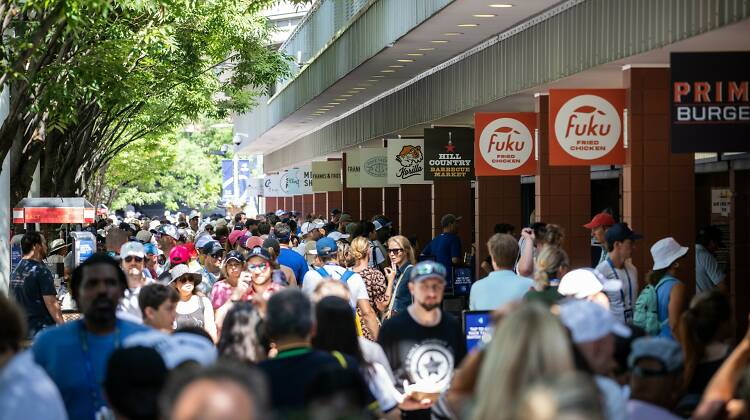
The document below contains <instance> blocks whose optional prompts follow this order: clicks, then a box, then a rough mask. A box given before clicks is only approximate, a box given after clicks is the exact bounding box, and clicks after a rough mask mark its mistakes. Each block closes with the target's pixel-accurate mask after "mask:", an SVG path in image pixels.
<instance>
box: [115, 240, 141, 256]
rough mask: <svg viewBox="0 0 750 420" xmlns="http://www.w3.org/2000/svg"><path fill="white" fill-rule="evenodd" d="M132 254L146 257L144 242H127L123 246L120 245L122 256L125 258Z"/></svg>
mask: <svg viewBox="0 0 750 420" xmlns="http://www.w3.org/2000/svg"><path fill="white" fill-rule="evenodd" d="M130 256H135V257H138V258H144V257H145V256H146V252H145V251H144V249H143V244H142V243H140V242H136V241H131V242H125V243H124V244H123V245H122V247H120V258H122V259H125V258H127V257H130Z"/></svg>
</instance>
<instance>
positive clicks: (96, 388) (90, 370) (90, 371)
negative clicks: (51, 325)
mask: <svg viewBox="0 0 750 420" xmlns="http://www.w3.org/2000/svg"><path fill="white" fill-rule="evenodd" d="M79 325H80V328H79V329H78V332H79V337H80V339H81V349H83V362H84V364H85V365H86V379H87V380H86V382H88V384H89V388H90V392H91V400H92V403H93V405H94V412H97V411H98V410H99V408H100V407H103V406H106V405H107V404H106V403H105V402H104V399H103V398H102V397H101V395H100V394H101V388H102V385H101V384H100V383H99V381H97V380H96V375H95V374H94V363H93V362H92V361H91V353H90V352H89V340H88V337H86V331H85V329H84V327H83V322H81V323H80V324H79ZM119 347H120V329H119V328H117V321H115V349H117V348H119Z"/></svg>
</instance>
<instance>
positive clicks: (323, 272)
mask: <svg viewBox="0 0 750 420" xmlns="http://www.w3.org/2000/svg"><path fill="white" fill-rule="evenodd" d="M315 271H317V272H318V274H320V276H321V277H323V278H326V277H331V275H330V274H329V273H328V272H327V271H326V269H325V268H323V267H318V268H316V269H315ZM352 275H354V271H352V270H349V269H347V270H346V271H344V272H343V273H342V274H341V279H340V280H341V281H342V282H344V284H347V281H348V280H349V277H351V276H352Z"/></svg>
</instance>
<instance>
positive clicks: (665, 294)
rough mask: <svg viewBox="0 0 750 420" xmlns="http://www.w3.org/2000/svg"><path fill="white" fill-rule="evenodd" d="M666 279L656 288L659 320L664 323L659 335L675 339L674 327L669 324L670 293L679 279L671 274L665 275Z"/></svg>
mask: <svg viewBox="0 0 750 420" xmlns="http://www.w3.org/2000/svg"><path fill="white" fill-rule="evenodd" d="M664 280H666V281H665V282H664V283H663V284H662V285H661V287H659V288H658V289H657V290H656V304H657V305H658V312H657V313H658V315H659V322H662V323H663V324H662V326H661V331H660V332H659V337H665V338H671V339H673V340H674V337H673V336H672V328H671V327H670V326H669V295H670V293H672V287H674V285H675V284H677V282H678V281H679V280H677V279H676V278H674V277H671V276H664ZM664 321H666V322H664Z"/></svg>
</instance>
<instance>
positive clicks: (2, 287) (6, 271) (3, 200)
mask: <svg viewBox="0 0 750 420" xmlns="http://www.w3.org/2000/svg"><path fill="white" fill-rule="evenodd" d="M8 93H9V92H8V89H3V91H2V93H0V125H1V124H2V122H3V121H4V120H5V117H6V116H7V115H8V105H9V96H8ZM13 205H15V203H12V204H11V202H10V153H8V154H7V155H6V156H5V160H4V161H3V163H2V169H0V294H5V295H6V296H7V295H8V289H9V285H10V238H11V232H10V221H11V216H12V215H11V207H12V206H13Z"/></svg>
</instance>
